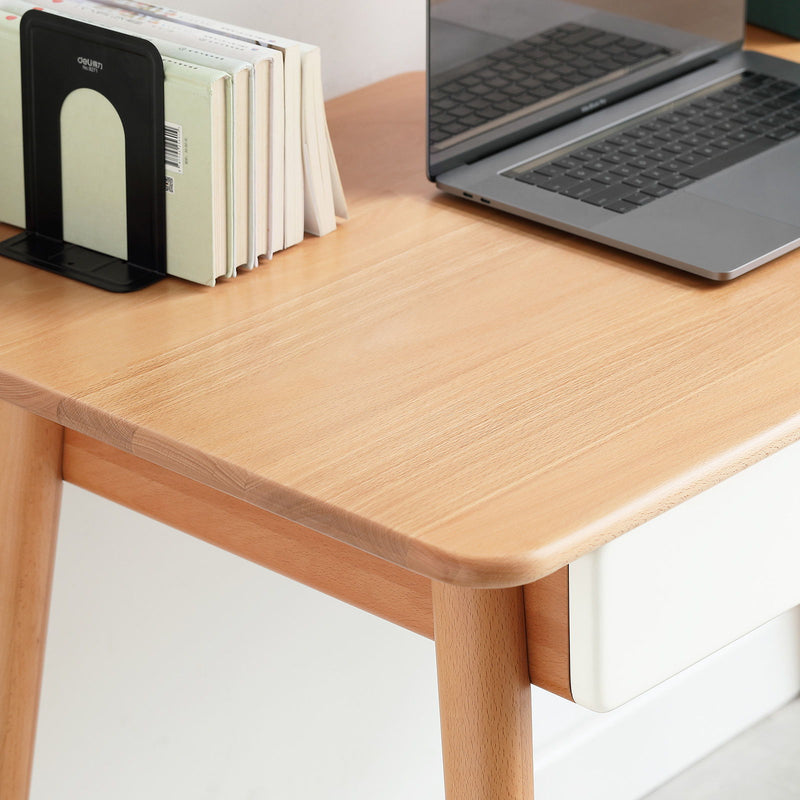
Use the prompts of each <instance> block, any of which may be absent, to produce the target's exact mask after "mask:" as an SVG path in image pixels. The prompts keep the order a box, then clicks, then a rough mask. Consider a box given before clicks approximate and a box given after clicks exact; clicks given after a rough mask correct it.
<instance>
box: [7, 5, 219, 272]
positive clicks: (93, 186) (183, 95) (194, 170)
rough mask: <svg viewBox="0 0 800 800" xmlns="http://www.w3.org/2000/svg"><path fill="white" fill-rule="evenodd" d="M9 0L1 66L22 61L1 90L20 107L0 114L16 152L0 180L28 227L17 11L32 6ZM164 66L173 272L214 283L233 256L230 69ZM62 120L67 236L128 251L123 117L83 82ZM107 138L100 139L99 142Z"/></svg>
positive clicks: (114, 251)
mask: <svg viewBox="0 0 800 800" xmlns="http://www.w3.org/2000/svg"><path fill="white" fill-rule="evenodd" d="M3 5H4V6H13V7H11V8H5V9H3V10H2V11H0V19H2V25H0V64H7V65H10V66H11V65H16V66H15V70H16V72H14V70H13V69H12V70H11V72H10V73H8V74H10V75H11V76H13V79H12V80H8V81H0V98H2V99H3V100H5V98H6V97H7V95H10V94H12V92H11V91H10V90H9V86H10V87H15V89H16V92H17V95H18V100H17V103H16V105H9V106H8V107H9V108H13V109H16V113H15V114H9V115H4V116H3V117H0V119H3V120H5V123H0V142H2V145H3V148H4V151H5V152H14V151H16V153H17V157H16V158H13V159H11V158H9V161H13V162H14V163H15V164H16V165H17V169H15V170H14V171H13V173H12V174H11V175H10V176H9V178H8V182H6V181H5V180H4V182H3V183H2V184H0V219H2V220H3V221H4V222H9V223H12V224H15V225H18V226H19V227H24V226H25V220H24V197H25V181H24V171H23V169H22V164H23V145H22V118H21V92H20V81H19V63H20V54H19V51H20V46H19V19H20V14H19V11H20V9H22V10H27V9H28V6H27V4H24V3H20V2H19V0H3ZM11 33H13V35H9V34H11ZM164 72H165V82H164V111H165V120H166V125H165V172H166V177H165V192H166V216H167V271H168V273H169V274H170V275H175V276H176V277H181V278H185V279H187V280H192V281H195V282H197V283H204V284H206V285H211V286H213V285H214V283H215V281H216V279H217V278H219V277H223V276H224V275H225V274H226V270H227V261H228V258H227V239H228V236H227V233H228V231H227V214H226V205H227V192H226V176H227V173H228V171H229V170H228V164H227V144H226V142H227V135H226V127H227V115H226V81H229V76H228V75H227V74H226V73H224V72H222V71H221V70H215V69H211V68H207V67H199V66H196V65H191V64H187V63H186V62H182V61H179V60H177V59H169V58H165V59H164ZM4 74H6V73H4ZM3 105H4V106H5V102H3ZM61 124H62V134H61V147H62V180H63V198H62V199H63V219H64V238H65V240H67V241H71V242H73V243H74V244H79V245H81V246H83V247H88V248H90V249H93V250H99V251H100V252H104V253H108V254H109V255H113V256H116V257H118V258H123V259H125V258H127V226H126V211H125V162H124V134H123V131H122V126H121V122H120V120H119V116H118V115H117V113H116V111H115V110H114V109H113V107H112V106H111V105H110V103H109V101H107V100H106V99H105V98H104V97H103V96H102V95H100V94H99V93H97V92H93V91H91V90H89V89H80V90H77V91H75V92H73V93H72V94H71V95H70V96H69V97H68V98H67V99H66V101H65V103H64V107H63V108H62V116H61ZM87 131H89V132H91V135H90V136H87V135H86V134H87ZM101 140H102V142H103V146H102V147H98V146H97V142H98V141H101ZM98 176H102V180H99V179H98ZM4 177H5V176H4ZM20 199H21V201H22V211H23V213H22V216H21V217H20V216H15V215H14V214H13V213H12V212H13V208H12V207H13V206H14V205H15V204H18V203H19V202H20ZM87 208H91V209H92V213H91V214H87V213H86V209H87Z"/></svg>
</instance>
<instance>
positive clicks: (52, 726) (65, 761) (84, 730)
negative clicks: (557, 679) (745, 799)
mask: <svg viewBox="0 0 800 800" xmlns="http://www.w3.org/2000/svg"><path fill="white" fill-rule="evenodd" d="M59 537H60V538H59V545H58V552H57V558H56V570H55V580H54V587H53V600H52V613H51V622H50V632H49V638H48V644H47V655H46V661H45V676H44V686H43V691H42V707H41V712H40V719H39V736H38V740H37V746H36V755H35V763H34V777H33V787H32V794H31V800H145V798H146V800H312V798H313V800H408V799H409V798H414V800H442V798H443V789H442V778H441V766H440V758H441V752H440V744H439V726H438V712H437V699H436V682H435V663H434V651H433V644H432V643H431V642H429V641H428V640H426V639H422V638H421V637H418V636H416V635H415V634H412V633H409V632H407V631H405V630H403V629H401V628H397V627H395V626H393V625H391V624H390V623H387V622H383V621H382V620H379V619H377V618H374V617H372V616H370V615H369V614H366V613H364V612H361V611H358V610H356V609H354V608H351V607H349V606H346V605H345V604H343V603H340V602H338V601H335V600H332V599H329V598H327V597H324V596H323V595H321V594H319V593H317V592H315V591H313V590H311V589H307V588H306V587H304V586H300V585H299V584H295V583H293V582H292V581H290V580H288V579H285V578H282V577H280V576H277V575H275V574H273V573H270V572H268V571H267V570H264V569H262V568H261V567H258V566H256V565H254V564H250V563H249V562H246V561H244V560H242V559H239V558H237V557H235V556H231V555H229V554H227V553H224V552H222V551H219V550H217V549H215V548H213V547H211V546H210V545H207V544H205V543H203V542H200V541H198V540H195V539H192V538H191V537H189V536H186V535H185V534H182V533H180V532H178V531H175V530H172V529H171V528H168V527H166V526H164V525H161V524H159V523H156V522H154V521H152V520H149V519H146V518H144V517H141V516H139V515H137V514H134V513H133V512H130V511H127V510H125V509H123V508H120V507H118V506H115V505H114V504H113V503H110V502H109V501H106V500H103V499H101V498H98V497H95V496H93V495H90V494H89V493H87V492H85V491H83V490H81V489H77V488H75V487H73V486H69V485H67V486H65V494H64V503H63V508H62V521H61V526H60V530H59ZM799 632H800V614H798V613H796V612H792V613H791V614H788V615H784V617H781V618H779V619H778V620H776V621H774V622H773V623H770V624H769V625H767V626H764V627H763V628H761V629H759V630H758V631H756V632H755V633H754V634H751V636H749V637H747V638H746V639H742V640H740V641H739V642H737V643H735V644H734V645H732V646H730V647H728V648H726V649H725V650H723V651H721V652H720V653H717V654H716V655H714V656H713V657H711V658H709V659H706V660H705V661H704V662H701V664H699V665H698V666H696V667H694V668H692V669H691V670H687V671H686V672H684V673H682V674H681V675H679V676H677V677H676V678H674V679H672V680H671V681H668V682H667V683H665V684H663V685H662V686H660V687H658V688H656V689H655V690H653V691H651V692H648V693H647V694H645V695H643V696H642V697H640V698H638V699H637V700H635V701H633V702H631V703H629V704H628V705H626V706H623V707H622V708H620V709H618V710H617V711H615V712H612V713H611V714H594V713H592V712H589V711H586V710H584V709H581V708H578V707H577V706H573V705H571V704H570V703H567V702H566V701H564V700H561V699H560V698H558V697H555V696H553V695H550V694H548V693H547V692H543V691H539V690H537V691H536V692H535V694H534V720H535V722H534V728H535V753H536V781H537V794H536V797H537V800H575V799H576V798H591V800H635V798H638V797H640V796H641V795H642V794H643V793H645V792H646V791H649V790H651V789H653V788H655V787H656V786H657V785H659V784H660V783H661V782H662V781H664V780H666V779H667V778H669V777H670V776H672V775H674V774H676V773H677V772H678V771H680V770H681V769H682V768H683V767H685V766H687V765H688V764H689V763H691V762H693V761H694V760H696V759H697V758H699V757H700V756H701V755H703V754H705V753H706V752H708V751H709V750H710V749H712V748H713V747H715V746H717V745H719V744H720V743H722V742H724V741H725V740H726V739H727V738H729V737H730V736H732V735H733V734H734V733H736V732H737V731H739V730H741V729H743V728H744V727H746V726H748V725H749V724H752V723H753V722H755V721H756V720H757V719H759V718H760V717H761V716H763V715H765V714H767V713H769V712H770V711H772V710H774V709H775V708H777V707H779V706H780V705H782V704H783V703H785V702H787V701H788V700H789V699H790V698H791V697H792V696H794V695H795V694H796V693H797V691H798V689H799V688H800V636H798V633H799Z"/></svg>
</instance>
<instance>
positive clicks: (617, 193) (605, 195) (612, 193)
mask: <svg viewBox="0 0 800 800" xmlns="http://www.w3.org/2000/svg"><path fill="white" fill-rule="evenodd" d="M630 193H631V187H630V186H625V185H624V184H622V183H617V184H615V185H614V186H608V187H606V188H605V189H601V190H600V191H599V192H597V193H596V194H590V195H588V196H587V197H584V198H583V200H584V202H586V203H591V204H592V205H593V206H606V205H608V204H609V203H613V202H614V201H615V200H622V198H623V197H624V196H625V195H626V194H630Z"/></svg>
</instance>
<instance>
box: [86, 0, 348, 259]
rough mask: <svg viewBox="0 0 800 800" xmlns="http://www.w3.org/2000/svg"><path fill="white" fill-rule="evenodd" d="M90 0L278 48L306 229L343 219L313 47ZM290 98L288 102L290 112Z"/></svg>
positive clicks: (115, 0) (322, 228)
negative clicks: (301, 169) (300, 162)
mask: <svg viewBox="0 0 800 800" xmlns="http://www.w3.org/2000/svg"><path fill="white" fill-rule="evenodd" d="M95 1H96V2H101V3H106V4H110V5H115V6H118V7H120V8H127V9H137V10H139V11H142V12H144V13H147V14H150V15H152V16H156V17H159V18H162V19H170V20H173V21H175V22H180V23H181V24H184V25H187V26H191V27H195V28H199V29H203V30H209V31H214V32H219V33H224V34H227V35H228V36H232V37H235V38H238V39H242V40H243V41H248V42H253V43H259V44H264V45H267V46H269V47H275V48H278V49H280V50H282V51H283V52H284V75H285V79H286V113H287V130H286V137H287V165H288V147H289V145H290V143H292V140H291V138H290V137H291V136H293V135H294V134H290V131H289V122H290V120H293V121H294V122H295V123H296V122H297V119H296V117H295V116H294V115H295V114H296V113H299V114H300V118H301V120H302V123H301V124H300V128H301V131H302V134H301V135H303V137H304V138H303V153H304V156H305V157H306V161H305V167H306V169H305V182H306V187H307V189H310V193H311V199H310V201H308V202H304V206H305V208H306V209H307V210H308V211H309V212H310V215H309V216H308V217H306V221H305V227H306V229H307V230H309V232H311V233H318V234H322V233H327V232H329V230H332V229H333V227H335V217H336V216H340V217H342V218H343V219H346V218H347V204H346V202H345V198H344V192H343V190H342V183H341V178H340V176H339V170H338V167H337V165H336V160H335V158H334V157H333V148H332V146H331V142H330V135H329V133H328V126H327V122H326V116H325V105H324V102H323V92H322V68H321V58H320V51H319V48H318V47H316V46H314V45H309V44H304V43H301V42H296V41H293V40H291V39H285V38H282V37H278V36H272V35H270V34H266V33H261V32H259V31H254V30H251V29H248V28H242V27H239V26H237V25H231V24H228V23H223V22H218V21H216V20H211V19H208V18H206V17H201V16H198V15H195V14H188V13H186V12H184V11H175V10H172V9H169V8H166V7H163V6H156V5H152V4H149V3H144V2H140V1H139V0H95ZM300 65H302V67H301V66H300ZM301 71H302V75H301ZM298 91H300V92H301V93H302V102H298V104H297V105H294V100H295V93H296V92H298ZM290 101H291V102H292V106H291V111H290ZM298 106H299V108H298ZM287 171H288V166H287ZM309 183H310V184H311V185H310V186H309ZM287 192H288V183H287ZM287 205H288V200H287ZM332 226H333V227H332ZM287 235H288V234H287ZM300 238H302V236H301V237H300ZM287 246H288V244H287Z"/></svg>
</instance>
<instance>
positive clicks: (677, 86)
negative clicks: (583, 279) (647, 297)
mask: <svg viewBox="0 0 800 800" xmlns="http://www.w3.org/2000/svg"><path fill="white" fill-rule="evenodd" d="M744 17H745V2H744V0H707V2H704V3H697V2H696V0H587V2H584V3H582V4H577V3H572V2H563V1H562V0H429V29H428V39H429V52H428V55H429V61H428V124H429V128H428V135H429V142H428V144H429V146H428V156H429V157H428V173H429V177H430V178H431V179H432V180H435V181H436V184H437V186H439V187H440V188H441V189H443V190H444V191H446V192H449V193H451V194H454V195H457V196H459V197H464V198H466V199H468V200H471V201H473V202H476V203H481V204H485V205H490V206H492V207H494V208H498V209H501V210H503V211H509V212H511V213H513V214H517V215H519V216H522V217H525V218H527V219H530V220H534V221H536V222H541V223H544V224H547V225H551V226H554V227H557V228H560V229H562V230H565V231H569V232H571V233H574V234H578V235H580V236H584V237H587V238H589V239H593V240H595V241H598V242H602V243H605V244H609V245H613V246H615V247H619V248H621V249H624V250H627V251H630V252H633V253H636V254H638V255H642V256H645V257H648V258H652V259H655V260H657V261H659V262H662V263H664V264H668V265H671V266H673V267H678V268H680V269H682V270H686V271H688V272H692V273H695V274H697V275H701V276H704V277H706V278H711V279H714V280H729V279H731V278H735V277H737V276H739V275H741V274H742V273H744V272H747V271H749V270H751V269H753V268H754V267H757V266H759V265H760V264H763V263H764V262H766V261H769V260H770V259H773V258H775V257H777V256H779V255H781V254H783V253H785V252H787V251H789V250H791V249H793V248H795V247H797V246H798V245H799V244H800V136H797V135H796V133H798V132H800V91H798V94H797V97H796V98H795V97H794V95H793V94H792V92H794V91H795V88H794V85H795V84H796V85H797V88H798V90H800V65H798V64H794V63H792V62H788V61H783V60H780V59H775V58H771V57H767V56H764V55H762V54H759V53H750V52H745V51H742V50H741V44H742V39H743V31H744ZM760 87H763V88H761V89H760V90H759V88H760ZM770 92H772V94H770ZM778 95H779V96H778ZM740 98H741V99H740ZM776 98H777V99H776ZM795 99H796V100H797V103H798V107H797V109H796V113H797V120H795V109H794V106H793V103H794V100H795ZM781 104H782V105H781ZM787 108H788V110H787ZM690 112H691V113H690ZM692 115H694V116H692ZM717 116H718V117H719V119H718V120H717ZM731 120H733V121H731ZM715 121H716V124H714V123H715ZM673 123H675V124H673ZM701 123H702V124H701ZM795 124H797V129H796V130H795V128H794V127H793V126H794V125H795ZM659 126H660V127H659ZM695 131H699V133H700V134H701V136H698V135H696V133H695ZM634 134H635V135H637V136H638V137H639V139H638V141H637V140H636V139H633V138H632V137H633V136H634ZM717 134H718V135H717ZM714 136H717V138H713V137H714ZM654 137H660V138H654ZM670 137H672V138H671V139H670ZM703 137H707V138H703ZM729 137H730V138H729ZM609 142H611V143H613V145H614V147H613V148H612V146H611V145H610V144H609ZM626 142H627V143H628V144H629V146H628V147H623V148H621V150H625V151H626V152H630V153H631V154H632V155H630V156H628V155H626V153H625V152H622V153H621V154H620V146H621V145H622V144H624V143H626ZM640 144H641V145H642V146H641V147H640V146H639V145H640ZM644 145H647V146H649V148H650V149H649V150H648V149H646V148H645V147H644ZM717 145H719V147H717ZM663 148H667V149H666V150H664V149H663ZM709 154H711V155H709ZM595 155H596V156H597V158H594V156H595ZM645 156H646V158H645ZM656 156H658V157H659V158H661V161H660V162H659V161H654V160H651V159H655V157H656ZM673 156H674V157H673ZM665 157H666V158H667V159H668V160H666V161H665V160H664V159H665ZM581 159H582V160H581ZM603 159H606V160H603ZM678 159H680V160H678ZM740 159H743V160H740ZM645 166H649V167H650V168H649V169H644V167H645ZM567 168H569V169H567ZM590 168H591V169H595V170H597V172H592V171H591V169H590ZM601 168H603V169H605V172H600V169H601ZM565 169H566V171H565ZM559 170H560V172H559ZM670 171H671V172H670ZM642 176H646V177H642ZM594 178H599V180H600V181H601V182H598V181H597V180H594ZM602 181H606V183H603V182H602ZM604 186H608V190H607V191H606V190H605V189H604V188H603V187H604ZM553 187H555V189H554V188H553ZM628 189H630V192H629V193H628ZM581 193H583V194H581ZM653 195H658V196H653ZM599 201H603V204H601V203H600V202H599Z"/></svg>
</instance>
